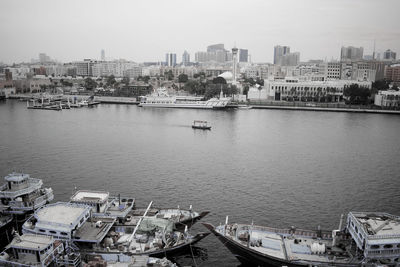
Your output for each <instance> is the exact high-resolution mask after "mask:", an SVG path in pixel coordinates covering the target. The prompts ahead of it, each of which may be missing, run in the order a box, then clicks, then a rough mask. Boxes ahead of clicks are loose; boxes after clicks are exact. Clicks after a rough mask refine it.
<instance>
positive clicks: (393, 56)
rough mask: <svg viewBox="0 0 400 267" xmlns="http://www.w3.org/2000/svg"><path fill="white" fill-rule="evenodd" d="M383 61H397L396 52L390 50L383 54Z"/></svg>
mask: <svg viewBox="0 0 400 267" xmlns="http://www.w3.org/2000/svg"><path fill="white" fill-rule="evenodd" d="M383 60H388V61H392V60H396V52H393V51H391V50H390V49H388V50H386V51H385V52H383Z"/></svg>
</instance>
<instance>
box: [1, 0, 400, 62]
mask: <svg viewBox="0 0 400 267" xmlns="http://www.w3.org/2000/svg"><path fill="white" fill-rule="evenodd" d="M0 36H1V37H0V48H1V49H0V62H6V63H12V62H21V61H30V59H31V58H38V54H39V53H42V52H43V53H47V55H49V56H50V57H52V58H55V59H57V60H60V61H63V62H69V61H74V60H82V59H83V58H93V59H99V58H100V51H101V49H104V50H105V52H106V58H107V59H118V58H124V59H127V60H133V61H136V62H143V61H161V60H164V58H165V53H167V52H173V53H177V58H178V61H179V62H180V61H181V59H182V53H183V51H184V50H185V49H186V50H187V51H188V52H189V53H190V56H191V60H194V54H195V52H197V51H205V50H206V47H207V45H210V44H216V43H224V44H225V47H226V48H227V49H230V48H232V47H233V46H234V44H235V43H236V46H237V47H239V48H246V49H249V54H251V57H252V61H253V62H272V61H273V47H274V45H277V44H280V45H288V46H290V48H291V51H293V52H295V51H298V52H300V56H301V60H302V61H305V60H309V59H325V58H326V59H328V60H330V59H331V58H335V59H337V58H339V56H340V47H341V46H342V45H344V46H347V45H353V46H363V47H364V55H365V54H372V50H373V42H374V39H376V50H377V51H384V50H386V49H392V50H394V51H396V52H397V53H398V57H399V56H400V0H279V1H270V0H230V1H228V0H226V1H222V0H220V1H218V0H201V1H197V0H196V1H194V0H143V1H139V0H126V1H125V0H113V1H103V0H93V1H88V0H35V1H33V0H0Z"/></svg>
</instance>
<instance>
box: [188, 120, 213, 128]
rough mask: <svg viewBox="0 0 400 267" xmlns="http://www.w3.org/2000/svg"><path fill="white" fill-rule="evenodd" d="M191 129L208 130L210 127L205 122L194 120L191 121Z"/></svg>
mask: <svg viewBox="0 0 400 267" xmlns="http://www.w3.org/2000/svg"><path fill="white" fill-rule="evenodd" d="M192 128H193V129H203V130H210V129H211V126H209V125H207V121H199V120H195V121H193V124H192Z"/></svg>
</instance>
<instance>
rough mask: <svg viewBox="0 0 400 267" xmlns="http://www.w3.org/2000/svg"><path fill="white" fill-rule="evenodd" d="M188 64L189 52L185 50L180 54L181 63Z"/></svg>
mask: <svg viewBox="0 0 400 267" xmlns="http://www.w3.org/2000/svg"><path fill="white" fill-rule="evenodd" d="M189 64H190V54H189V53H188V52H187V51H186V50H185V51H184V52H183V54H182V65H183V66H187V65H189Z"/></svg>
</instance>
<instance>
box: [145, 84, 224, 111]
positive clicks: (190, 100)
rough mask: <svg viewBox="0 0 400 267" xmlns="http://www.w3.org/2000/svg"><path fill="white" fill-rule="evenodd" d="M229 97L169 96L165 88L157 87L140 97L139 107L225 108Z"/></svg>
mask: <svg viewBox="0 0 400 267" xmlns="http://www.w3.org/2000/svg"><path fill="white" fill-rule="evenodd" d="M229 102H230V98H227V97H223V96H222V93H221V96H220V97H219V98H211V99H209V100H202V97H196V96H192V97H190V96H170V95H169V94H168V92H167V90H166V89H165V88H158V89H157V91H156V92H154V93H153V94H151V95H149V96H142V97H141V98H140V103H139V104H138V106H139V107H155V108H192V109H225V108H226V107H227V105H228V104H229Z"/></svg>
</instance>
